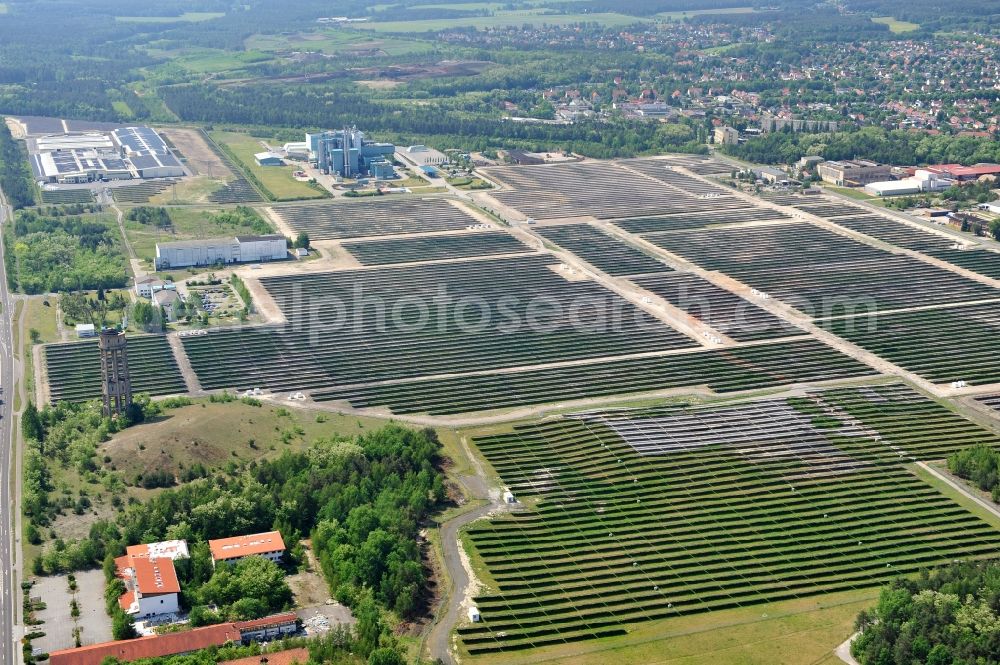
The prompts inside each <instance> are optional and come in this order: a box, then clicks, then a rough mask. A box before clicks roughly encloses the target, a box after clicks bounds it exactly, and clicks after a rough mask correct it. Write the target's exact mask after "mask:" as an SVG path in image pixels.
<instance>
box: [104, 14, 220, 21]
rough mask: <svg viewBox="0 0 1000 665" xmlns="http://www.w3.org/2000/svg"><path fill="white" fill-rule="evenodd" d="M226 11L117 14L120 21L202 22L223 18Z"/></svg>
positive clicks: (116, 18) (117, 19)
mask: <svg viewBox="0 0 1000 665" xmlns="http://www.w3.org/2000/svg"><path fill="white" fill-rule="evenodd" d="M225 15H226V14H225V12H184V13H183V14H178V15H177V16H116V17H115V20H116V21H118V22H119V23H173V22H175V21H176V22H181V23H200V22H201V21H210V20H212V19H213V18H222V17H223V16H225Z"/></svg>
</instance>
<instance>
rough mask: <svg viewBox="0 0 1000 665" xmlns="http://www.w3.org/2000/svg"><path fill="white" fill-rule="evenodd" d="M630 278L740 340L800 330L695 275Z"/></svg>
mask: <svg viewBox="0 0 1000 665" xmlns="http://www.w3.org/2000/svg"><path fill="white" fill-rule="evenodd" d="M632 281H633V282H634V283H635V284H636V286H639V287H640V288H643V289H646V290H647V291H649V292H651V293H654V294H656V295H658V296H659V297H661V298H663V299H664V300H666V301H667V302H669V303H670V304H671V305H674V306H675V307H677V308H679V309H681V310H682V311H684V312H686V313H687V314H688V315H690V316H693V317H695V318H696V319H698V320H699V321H703V322H705V323H706V324H708V325H709V326H711V327H712V328H714V329H716V330H717V331H719V332H721V333H723V334H725V335H727V336H729V337H731V338H733V339H734V340H736V341H739V342H752V341H754V340H760V339H774V338H778V337H789V336H793V335H801V334H803V332H802V330H800V329H798V328H796V327H795V326H793V325H791V324H790V323H788V322H786V321H784V320H783V319H780V318H778V317H776V316H775V315H773V314H771V313H770V312H768V311H767V310H764V309H761V308H760V307H758V306H756V305H754V304H753V303H751V302H750V301H748V300H744V299H743V298H741V297H739V296H737V295H736V294H733V293H730V292H729V291H726V290H725V289H721V288H719V287H717V286H715V285H714V284H712V283H711V282H708V281H706V280H704V279H702V278H701V277H698V276H697V275H692V274H690V273H674V274H670V275H656V276H649V277H637V278H633V279H632Z"/></svg>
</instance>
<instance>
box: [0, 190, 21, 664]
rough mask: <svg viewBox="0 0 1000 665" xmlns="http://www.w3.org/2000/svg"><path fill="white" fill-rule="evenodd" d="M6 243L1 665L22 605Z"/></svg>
mask: <svg viewBox="0 0 1000 665" xmlns="http://www.w3.org/2000/svg"><path fill="white" fill-rule="evenodd" d="M9 218H10V209H9V208H8V206H7V201H6V199H5V198H4V196H3V193H2V192H0V227H2V226H3V224H4V223H6V222H7V221H8V220H9ZM2 245H3V244H2V243H0V307H2V311H0V400H3V403H2V404H0V491H2V495H0V569H2V570H0V646H2V648H0V665H16V664H17V663H20V662H21V654H20V647H19V645H18V638H19V635H17V631H16V623H17V610H16V608H17V607H18V606H19V604H20V594H19V589H18V581H17V575H16V573H15V571H14V566H15V565H16V563H15V562H16V559H15V556H14V551H15V550H14V548H15V547H16V545H15V542H14V540H15V539H14V524H15V511H16V510H17V504H18V502H17V501H16V500H15V497H16V495H17V492H15V487H14V484H13V483H12V479H13V475H12V467H13V466H14V460H15V453H14V445H15V437H14V434H15V432H14V431H13V423H12V421H13V408H14V405H13V401H14V390H15V387H14V385H15V378H16V377H15V365H14V334H13V318H14V301H13V299H12V298H11V296H10V293H9V292H8V289H7V277H6V274H5V273H4V265H5V264H4V255H3V246H2Z"/></svg>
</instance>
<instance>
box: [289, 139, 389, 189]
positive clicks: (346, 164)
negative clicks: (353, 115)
mask: <svg viewBox="0 0 1000 665" xmlns="http://www.w3.org/2000/svg"><path fill="white" fill-rule="evenodd" d="M306 144H307V145H308V147H309V160H310V161H312V162H313V163H315V164H316V168H318V169H320V170H321V171H323V172H324V173H330V174H333V175H338V176H340V177H342V178H359V177H365V176H371V177H373V178H375V179H377V180H386V179H389V178H393V177H395V175H396V173H395V171H394V170H393V168H392V161H391V160H392V154H393V153H394V152H395V151H396V146H394V145H393V144H391V143H377V142H375V141H370V140H368V139H366V138H365V134H364V132H361V131H359V130H357V129H338V130H334V131H326V132H320V133H318V134H306Z"/></svg>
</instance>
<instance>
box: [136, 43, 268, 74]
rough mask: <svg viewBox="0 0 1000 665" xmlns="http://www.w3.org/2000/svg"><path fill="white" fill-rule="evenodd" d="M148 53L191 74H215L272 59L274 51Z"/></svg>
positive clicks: (173, 51)
mask: <svg viewBox="0 0 1000 665" xmlns="http://www.w3.org/2000/svg"><path fill="white" fill-rule="evenodd" d="M145 50H146V53H148V54H149V55H150V56H152V57H155V58H169V60H170V64H171V65H176V66H180V67H183V68H184V69H185V70H187V71H188V72H189V73H191V74H215V73H223V72H229V71H235V70H239V69H241V68H242V67H245V66H246V65H249V64H253V63H257V62H264V61H267V60H272V59H273V58H274V54H273V53H262V52H260V51H255V50H247V51H243V52H233V51H223V50H221V49H183V50H177V49H174V50H165V49H159V48H147V49H145Z"/></svg>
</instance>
